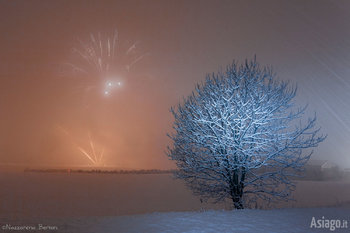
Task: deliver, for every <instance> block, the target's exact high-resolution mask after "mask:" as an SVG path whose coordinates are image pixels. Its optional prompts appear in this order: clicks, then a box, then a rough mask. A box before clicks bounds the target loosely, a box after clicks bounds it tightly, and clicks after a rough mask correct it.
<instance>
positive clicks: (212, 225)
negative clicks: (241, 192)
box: [0, 208, 350, 233]
mask: <svg viewBox="0 0 350 233" xmlns="http://www.w3.org/2000/svg"><path fill="white" fill-rule="evenodd" d="M313 217H314V218H315V221H317V220H320V219H322V217H324V219H325V220H332V219H333V220H340V221H341V225H340V226H341V227H342V228H338V229H335V230H334V229H333V230H334V231H333V232H350V209H349V208H291V209H275V210H239V211H220V210H217V211H205V212H169V213H153V214H145V215H130V216H114V217H81V218H70V219H46V220H44V219H40V221H39V222H38V221H37V222H35V220H31V221H30V222H27V223H24V222H23V221H22V222H21V223H16V222H12V223H11V224H12V226H16V224H17V225H24V224H26V225H32V226H37V225H38V224H43V225H44V226H55V227H57V230H56V231H51V232H67V233H73V232H74V233H80V232H81V233H90V232H93V233H108V232H111V233H114V232H115V233H118V232H123V233H129V232H130V233H131V232H133V233H141V232H142V233H151V232H162V233H165V232H169V233H170V232H171V233H173V232H187V233H190V232H193V233H194V232H196V233H197V232H213V233H214V232H222V233H224V232H235V233H236V232H237V233H239V232H269V233H273V232H276V233H283V232H293V233H296V232H332V231H331V230H330V229H329V228H323V229H316V228H310V226H311V223H312V219H313ZM345 221H346V222H347V223H346V224H347V225H344V222H345ZM2 225H4V224H2ZM346 226H347V227H348V228H345V227H346ZM0 232H10V231H6V230H3V231H1V230H0ZM31 232H33V231H31ZM37 232H42V231H37ZM47 232H50V231H47Z"/></svg>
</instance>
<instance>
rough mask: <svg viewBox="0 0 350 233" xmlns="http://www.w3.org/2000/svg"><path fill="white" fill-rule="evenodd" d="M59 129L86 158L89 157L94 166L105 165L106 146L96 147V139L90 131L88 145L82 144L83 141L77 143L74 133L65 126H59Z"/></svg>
mask: <svg viewBox="0 0 350 233" xmlns="http://www.w3.org/2000/svg"><path fill="white" fill-rule="evenodd" d="M57 129H58V130H60V131H61V132H63V133H64V134H65V135H66V136H68V138H69V139H70V142H71V143H72V144H73V145H74V147H75V148H76V149H77V150H78V151H79V152H81V153H82V154H83V155H84V156H85V158H87V159H88V160H89V161H90V162H91V163H92V165H93V166H104V152H105V148H104V147H103V146H100V147H98V148H96V145H95V143H94V140H93V139H92V137H91V134H90V133H88V145H89V146H85V147H84V146H82V145H81V144H82V143H77V141H76V140H75V139H74V138H73V137H72V135H71V134H70V133H69V132H68V131H67V130H66V129H64V128H63V127H61V126H57Z"/></svg>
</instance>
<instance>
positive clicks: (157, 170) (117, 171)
mask: <svg viewBox="0 0 350 233" xmlns="http://www.w3.org/2000/svg"><path fill="white" fill-rule="evenodd" d="M173 171H174V170H160V169H149V170H147V169H140V170H103V169H29V168H27V169H24V172H42V173H103V174H140V175H143V174H170V173H172V172H173Z"/></svg>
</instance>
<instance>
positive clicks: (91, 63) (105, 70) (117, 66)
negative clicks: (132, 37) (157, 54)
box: [63, 30, 148, 95]
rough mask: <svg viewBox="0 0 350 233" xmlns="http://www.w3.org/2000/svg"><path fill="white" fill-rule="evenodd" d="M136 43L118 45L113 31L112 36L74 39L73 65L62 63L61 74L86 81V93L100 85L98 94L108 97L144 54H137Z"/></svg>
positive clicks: (92, 35)
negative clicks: (86, 79)
mask: <svg viewBox="0 0 350 233" xmlns="http://www.w3.org/2000/svg"><path fill="white" fill-rule="evenodd" d="M139 43H140V42H138V41H137V42H135V43H129V42H127V41H125V42H122V41H121V40H120V39H119V34H118V31H117V30H115V31H114V32H113V33H112V35H102V34H101V33H97V34H90V37H89V38H88V39H87V40H81V39H78V46H77V47H76V48H73V49H72V52H73V54H74V55H75V57H76V59H74V60H75V62H74V63H65V64H64V65H63V73H64V74H65V75H67V74H69V75H83V76H84V77H86V78H88V79H89V78H90V79H91V82H89V84H88V85H86V86H85V90H86V91H90V90H92V89H94V88H97V87H98V86H100V87H102V90H103V91H102V93H103V94H105V95H109V94H110V93H111V92H112V90H113V89H115V88H118V87H121V86H122V83H123V80H124V79H125V77H126V76H127V73H128V72H130V70H131V69H132V67H133V66H134V65H135V64H136V63H138V62H139V61H140V60H142V58H144V57H145V56H147V55H148V54H147V53H140V51H139ZM96 82H97V83H96Z"/></svg>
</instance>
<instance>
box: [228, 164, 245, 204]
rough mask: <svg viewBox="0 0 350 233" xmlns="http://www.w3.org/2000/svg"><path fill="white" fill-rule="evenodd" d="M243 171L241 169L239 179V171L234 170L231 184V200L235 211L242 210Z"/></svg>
mask: <svg viewBox="0 0 350 233" xmlns="http://www.w3.org/2000/svg"><path fill="white" fill-rule="evenodd" d="M244 179H245V169H244V168H242V173H241V177H240V179H239V171H238V170H234V171H233V175H232V183H231V199H232V202H233V206H234V208H235V209H244V206H243V200H242V197H243V189H244Z"/></svg>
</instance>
